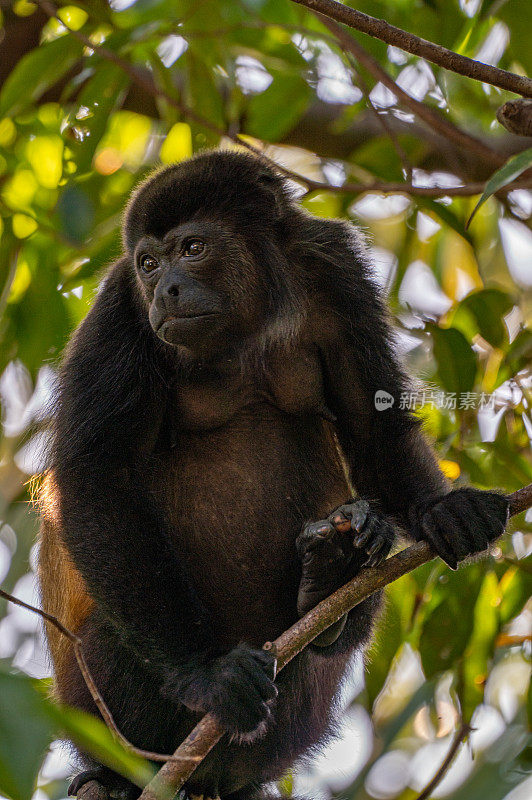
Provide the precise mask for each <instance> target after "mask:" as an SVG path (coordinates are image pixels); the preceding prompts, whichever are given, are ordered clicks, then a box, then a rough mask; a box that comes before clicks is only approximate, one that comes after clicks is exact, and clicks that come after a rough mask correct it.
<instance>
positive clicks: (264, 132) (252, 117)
mask: <svg viewBox="0 0 532 800" xmlns="http://www.w3.org/2000/svg"><path fill="white" fill-rule="evenodd" d="M311 96H312V93H311V91H310V87H309V85H308V84H307V82H306V81H305V80H304V79H303V78H302V77H301V76H300V75H294V74H291V73H285V74H281V75H277V76H276V77H275V78H274V80H273V81H272V83H271V84H270V85H269V86H268V88H267V89H266V91H265V92H262V93H261V94H258V95H255V97H252V98H251V100H250V101H249V105H248V113H247V133H250V134H251V135H252V136H257V137H259V138H260V139H267V140H268V141H273V142H274V141H278V140H279V139H281V138H282V137H283V136H284V134H285V133H288V131H289V130H290V129H291V128H292V127H293V126H294V125H295V123H296V122H297V120H298V119H300V117H301V116H302V115H303V114H304V112H305V111H306V109H307V107H308V105H309V103H310V99H311Z"/></svg>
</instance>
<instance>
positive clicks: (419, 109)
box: [315, 12, 506, 166]
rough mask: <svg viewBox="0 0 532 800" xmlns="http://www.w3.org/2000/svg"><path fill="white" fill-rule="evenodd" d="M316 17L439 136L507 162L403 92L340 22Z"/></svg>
mask: <svg viewBox="0 0 532 800" xmlns="http://www.w3.org/2000/svg"><path fill="white" fill-rule="evenodd" d="M315 16H316V17H317V18H318V19H319V20H320V22H321V23H322V25H325V27H326V28H328V29H329V30H330V31H331V33H332V34H334V36H336V38H337V39H338V43H339V45H340V47H341V48H342V49H344V50H347V51H349V52H350V53H352V54H353V55H354V57H355V58H356V60H357V61H359V62H360V63H361V64H362V66H363V67H365V69H367V71H368V72H369V73H370V74H371V75H373V77H374V78H375V80H377V81H380V82H381V83H382V84H384V86H386V87H387V88H388V89H389V90H390V91H391V92H393V94H394V95H395V96H396V97H398V98H399V99H400V100H401V101H402V103H403V105H405V106H406V107H407V108H409V109H410V110H411V111H413V113H414V114H416V116H418V117H419V118H420V119H422V120H423V122H426V123H427V125H429V126H430V127H431V128H433V129H434V130H435V131H438V133H441V135H442V136H445V138H446V139H449V141H451V142H453V143H454V144H456V145H458V147H465V148H466V149H467V150H471V151H472V152H473V153H475V154H476V155H477V156H479V157H480V158H483V159H484V160H488V161H489V162H491V163H493V164H494V166H502V164H504V162H505V161H506V159H505V157H504V156H503V155H502V154H501V153H497V152H496V151H495V150H493V149H492V148H491V147H488V145H486V144H484V142H482V141H481V140H480V139H477V138H476V137H475V136H471V134H469V133H466V132H465V131H463V130H461V129H460V128H459V127H458V126H457V125H453V124H452V123H451V122H449V121H448V120H446V119H444V117H442V115H441V114H439V113H438V111H436V110H435V109H433V108H430V106H427V105H425V103H422V102H420V101H419V100H416V98H415V97H412V96H411V95H409V94H408V92H405V91H404V89H401V87H400V86H398V84H397V83H396V82H395V81H394V80H393V78H392V77H390V75H388V73H387V72H386V70H384V69H383V68H382V67H381V65H380V64H379V62H378V61H377V60H376V59H375V58H373V56H372V55H371V54H370V53H368V51H367V50H366V49H365V48H364V47H362V45H361V44H360V43H359V42H357V41H356V39H354V38H353V37H352V36H351V35H350V34H349V33H348V32H347V31H346V30H344V29H343V28H342V27H341V25H338V23H337V22H335V21H334V20H331V19H329V18H328V17H324V16H323V15H322V14H318V13H316V12H315Z"/></svg>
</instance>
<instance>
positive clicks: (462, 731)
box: [416, 722, 473, 800]
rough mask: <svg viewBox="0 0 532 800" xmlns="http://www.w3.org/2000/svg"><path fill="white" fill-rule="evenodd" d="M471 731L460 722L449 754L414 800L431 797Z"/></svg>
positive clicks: (466, 724)
mask: <svg viewBox="0 0 532 800" xmlns="http://www.w3.org/2000/svg"><path fill="white" fill-rule="evenodd" d="M472 730H473V728H472V727H471V726H470V725H469V724H468V723H467V722H462V724H461V725H460V728H459V729H458V730H457V731H456V735H455V737H454V739H453V741H452V742H451V746H450V748H449V752H448V753H447V755H446V756H445V758H444V759H443V761H442V763H441V766H440V768H439V769H438V771H437V773H436V774H435V776H434V777H433V779H432V780H431V781H430V782H429V783H428V784H427V785H426V786H425V788H424V789H423V791H422V792H421V794H420V795H418V796H417V797H416V800H427V798H428V797H430V796H431V794H432V793H433V791H434V789H435V788H436V786H438V785H439V784H440V783H441V782H442V780H443V778H444V777H445V775H446V774H447V770H448V769H449V767H450V766H451V764H452V763H453V761H454V758H455V756H456V754H457V753H458V750H459V748H460V745H461V744H462V742H463V741H464V739H466V738H467V737H468V736H469V734H470V733H471V731H472Z"/></svg>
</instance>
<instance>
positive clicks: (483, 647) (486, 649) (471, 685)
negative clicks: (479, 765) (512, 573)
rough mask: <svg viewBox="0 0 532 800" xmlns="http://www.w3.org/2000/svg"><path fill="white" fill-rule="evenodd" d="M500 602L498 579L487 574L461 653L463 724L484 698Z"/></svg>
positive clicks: (498, 626)
mask: <svg viewBox="0 0 532 800" xmlns="http://www.w3.org/2000/svg"><path fill="white" fill-rule="evenodd" d="M499 599H500V598H499V586H498V581H497V577H496V575H495V573H494V572H488V574H487V575H486V577H485V578H484V581H483V583H482V586H481V588H480V592H479V594H478V598H477V602H476V603H475V610H474V614H473V619H474V625H473V632H472V635H471V638H470V640H469V643H468V645H467V648H466V650H465V653H464V663H463V670H462V675H463V685H462V686H461V687H460V689H461V690H460V691H459V695H460V703H461V705H462V717H463V719H465V720H466V721H470V720H471V717H472V716H473V712H474V710H475V708H476V707H477V706H478V705H480V703H482V701H483V699H484V686H485V684H486V680H487V677H488V661H489V659H490V657H491V655H492V653H493V648H494V646H495V638H496V636H497V634H498V633H499V629H500V621H499V610H498V603H499Z"/></svg>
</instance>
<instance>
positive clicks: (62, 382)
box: [40, 151, 508, 800]
mask: <svg viewBox="0 0 532 800" xmlns="http://www.w3.org/2000/svg"><path fill="white" fill-rule="evenodd" d="M406 386H407V379H406V378H405V376H404V374H403V372H402V371H401V368H400V366H399V365H398V362H397V360H396V357H395V355H394V352H393V348H392V344H391V337H390V331H389V324H388V321H387V318H386V314H385V311H384V309H383V305H382V301H381V299H380V298H379V293H378V291H377V289H376V287H375V285H374V283H373V282H372V279H371V269H370V266H369V264H368V259H367V255H366V253H365V251H364V247H363V245H362V243H361V240H360V237H359V236H358V234H357V232H356V230H355V229H354V228H353V227H352V226H350V225H348V224H346V223H344V222H340V221H335V220H324V219H316V218H314V217H312V216H311V215H310V214H308V213H307V212H305V211H304V210H302V209H301V208H300V207H298V206H297V205H296V204H295V203H294V202H293V200H292V199H291V197H290V193H289V191H288V188H287V186H286V182H285V180H284V179H283V178H282V177H281V176H279V175H278V174H277V173H276V172H275V171H274V170H272V169H271V167H270V166H269V165H268V164H266V163H264V162H263V161H262V160H261V159H259V158H255V157H253V156H251V155H244V154H242V153H239V152H222V151H215V152H209V153H203V154H201V155H199V156H197V157H196V158H193V159H192V160H190V161H187V162H185V163H182V164H178V165H176V166H171V167H168V168H166V169H164V170H162V171H161V172H158V173H157V174H155V175H154V176H153V177H151V178H149V179H148V180H147V181H146V182H145V183H144V184H142V185H141V186H140V188H139V189H138V190H137V191H136V192H135V194H134V196H133V198H132V200H131V202H130V204H129V207H128V209H127V213H126V218H125V225H124V254H123V257H122V258H120V259H119V260H118V261H117V263H116V264H115V265H114V266H113V267H112V268H111V270H110V272H109V274H108V275H107V277H106V278H105V280H104V282H103V285H102V287H101V289H100V291H99V293H98V295H97V297H96V301H95V303H94V306H93V308H92V310H91V311H90V313H89V314H88V316H87V318H86V319H85V320H84V322H83V323H82V324H81V325H80V327H79V328H78V330H77V331H76V333H75V335H74V337H73V339H72V341H71V343H70V345H69V347H68V350H67V353H66V357H65V359H64V362H63V365H62V367H61V371H60V377H59V386H58V398H57V408H56V412H55V418H54V428H53V445H52V455H51V466H50V471H49V475H48V479H47V483H46V486H45V495H48V497H45V500H44V522H43V533H42V543H41V552H40V580H41V586H42V599H43V604H44V607H45V608H46V609H47V610H48V611H49V612H51V613H52V614H55V615H57V616H58V617H59V619H60V620H62V621H63V623H65V624H66V625H67V626H68V627H69V628H71V629H72V630H75V631H76V633H77V634H78V636H80V637H81V639H82V641H83V648H84V651H85V653H86V657H87V661H88V664H89V666H90V669H91V671H92V673H93V675H94V678H95V680H96V682H97V685H98V687H99V689H100V691H101V693H102V695H103V697H104V699H105V701H106V702H107V704H108V705H109V707H110V709H111V712H112V714H113V716H114V718H115V720H116V722H117V724H118V726H119V728H120V730H121V731H122V732H123V733H124V735H125V736H126V737H127V738H128V739H129V740H130V741H132V742H133V743H134V744H135V745H137V746H139V747H142V748H145V749H148V750H150V751H157V752H165V753H169V752H172V751H173V750H174V749H175V748H176V746H177V745H178V744H179V743H180V741H181V740H183V739H184V738H185V737H186V735H187V734H188V733H189V731H190V730H191V728H192V727H193V726H194V724H195V723H196V722H197V720H198V719H199V717H200V716H201V715H202V714H204V713H205V712H212V713H213V714H215V715H216V717H217V718H218V720H219V721H220V723H221V724H222V725H223V726H224V728H225V729H226V730H227V732H228V735H227V736H226V737H224V739H223V740H222V742H221V743H220V744H219V745H218V746H217V747H216V748H215V749H214V750H213V751H212V752H211V754H210V755H209V756H208V757H207V758H206V759H205V761H203V763H202V764H201V765H200V766H199V767H198V769H197V770H196V772H194V774H193V775H192V777H191V778H190V780H189V782H188V784H187V786H186V789H187V791H188V793H189V794H198V795H204V797H206V798H213V797H216V796H220V797H222V798H223V799H224V800H225V799H226V798H228V797H229V796H234V797H235V798H236V797H237V796H238V798H239V800H243V799H244V798H248V797H251V796H258V795H259V794H260V792H261V786H262V785H263V784H265V782H267V781H269V780H272V779H275V778H278V777H279V776H280V775H281V774H282V773H283V772H284V771H285V770H286V769H287V768H288V767H289V766H290V765H291V764H292V763H293V762H294V760H295V759H297V758H298V757H299V756H301V755H302V754H304V753H305V752H306V751H308V750H309V748H311V747H315V746H317V745H318V744H319V743H320V742H322V741H324V740H325V738H326V737H327V735H328V733H329V732H330V729H331V715H332V713H333V709H334V702H335V698H336V696H337V693H338V689H339V686H340V684H341V681H342V678H343V676H344V674H345V673H346V669H347V666H348V663H349V661H350V658H351V656H352V654H353V652H354V651H355V650H358V649H360V648H362V647H363V646H364V644H365V643H366V642H367V641H368V638H369V636H370V634H371V628H372V620H373V618H374V616H375V613H376V610H377V607H378V605H379V602H378V599H375V598H370V599H368V600H366V601H365V602H364V603H362V604H360V605H359V606H357V607H356V608H355V609H354V610H353V611H352V612H351V613H350V614H349V615H347V617H346V618H344V619H343V620H342V621H341V622H340V623H337V625H336V626H334V628H333V630H332V631H326V632H325V633H324V634H322V635H321V637H320V638H319V639H318V640H317V641H316V642H315V643H314V644H313V645H311V646H310V647H308V648H307V649H306V650H305V651H304V652H303V653H301V655H299V656H298V657H297V658H296V659H295V660H294V661H293V662H292V663H291V664H290V665H289V666H287V668H286V669H285V670H284V671H283V672H282V673H281V675H280V676H279V679H278V681H276V682H274V681H273V677H274V676H273V671H274V664H273V659H272V657H271V655H269V654H268V653H266V652H264V651H262V650H261V649H260V648H261V645H262V644H263V643H264V641H266V640H271V639H274V638H275V637H276V636H278V635H279V634H280V633H281V632H282V631H283V630H284V629H286V628H287V627H289V626H290V625H291V624H292V623H293V622H294V621H295V620H296V619H297V617H298V614H299V615H301V614H304V613H305V612H306V611H308V610H309V609H310V608H312V607H313V606H314V605H315V604H316V603H317V602H318V601H320V600H321V599H323V598H324V597H325V596H326V595H328V594H330V593H331V592H332V591H333V590H335V589H336V588H338V587H339V586H340V585H342V584H343V583H344V582H346V581H347V580H348V579H350V578H351V577H353V576H354V575H355V574H356V573H357V572H358V571H359V570H360V569H361V568H362V567H363V566H364V565H365V564H376V563H379V562H380V561H381V560H382V559H383V558H385V557H386V555H387V554H388V552H389V550H390V547H391V545H392V543H393V527H392V525H396V524H397V525H400V526H403V527H404V528H406V529H407V530H408V531H409V533H410V534H411V535H412V536H414V537H415V538H426V539H428V541H429V542H430V543H431V544H432V546H433V547H434V549H435V550H436V551H437V552H438V553H439V554H440V555H441V557H442V558H443V559H444V560H445V561H446V562H447V563H448V564H449V565H451V566H452V567H455V566H456V564H457V562H458V561H459V560H460V559H462V558H464V557H465V556H467V555H469V554H471V553H476V552H478V551H482V550H484V549H486V548H487V546H488V544H489V542H490V540H492V539H494V538H495V537H497V536H498V535H499V534H501V533H502V531H503V529H504V526H505V523H506V519H507V514H508V505H507V501H506V500H505V498H504V497H503V496H501V495H498V494H496V493H493V492H481V491H478V490H474V489H469V488H461V489H458V490H456V491H450V487H449V486H448V485H447V483H446V481H445V479H444V477H443V476H442V473H441V472H440V470H439V468H438V466H437V463H436V460H435V457H434V455H433V452H432V450H431V449H430V447H429V446H428V445H427V443H426V442H425V440H424V438H423V435H422V433H421V432H420V428H419V424H418V422H417V420H416V419H415V418H414V417H413V416H412V415H411V414H410V413H409V412H408V411H406V410H404V409H402V408H401V405H400V402H399V397H400V395H401V393H402V392H403V391H404V390H405V388H406ZM379 391H384V392H387V393H388V394H389V395H391V396H392V398H393V399H394V403H393V405H391V406H389V407H388V408H386V410H378V409H377V408H376V405H375V393H376V392H379ZM353 488H354V490H356V493H357V496H358V499H357V500H353V499H352V494H353ZM331 509H337V510H336V511H335V512H334V513H331ZM309 520H321V522H319V523H312V524H309ZM347 522H349V525H348V524H347ZM346 527H347V528H349V533H346V532H345V528H346ZM48 635H49V641H50V647H51V652H52V656H53V661H54V667H55V678H56V687H57V693H58V695H59V697H60V698H61V699H62V700H64V701H66V702H67V703H71V704H73V705H74V706H78V707H80V708H83V709H86V710H88V711H93V712H96V709H95V706H94V704H93V701H92V700H91V697H90V695H89V692H88V690H87V688H86V686H85V684H84V681H83V678H82V676H81V674H80V672H79V670H78V667H77V664H76V662H75V660H74V657H73V654H72V652H71V651H70V649H69V645H68V642H67V643H66V644H65V642H63V641H61V640H60V639H59V638H58V636H57V634H56V633H55V632H54V631H49V634H48ZM82 761H83V766H84V767H85V769H86V771H85V772H82V773H81V774H80V775H78V777H77V778H76V779H75V780H74V781H73V784H72V785H71V789H70V791H71V793H76V792H77V791H78V789H79V788H80V786H81V785H83V783H84V782H86V781H87V780H89V779H91V778H96V779H97V780H98V781H99V782H100V783H101V784H103V785H104V786H105V787H107V788H108V790H109V791H111V790H114V792H115V793H116V792H118V793H119V794H121V795H122V796H124V797H127V798H135V797H137V796H138V794H139V791H140V790H138V789H137V788H136V787H134V786H133V785H132V784H130V783H128V782H127V781H125V780H124V779H123V778H120V777H119V776H118V775H116V774H114V773H112V772H111V771H110V770H108V769H105V768H103V767H101V766H100V765H98V764H95V763H94V762H92V761H91V760H90V759H89V758H87V757H82ZM113 796H115V795H113Z"/></svg>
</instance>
